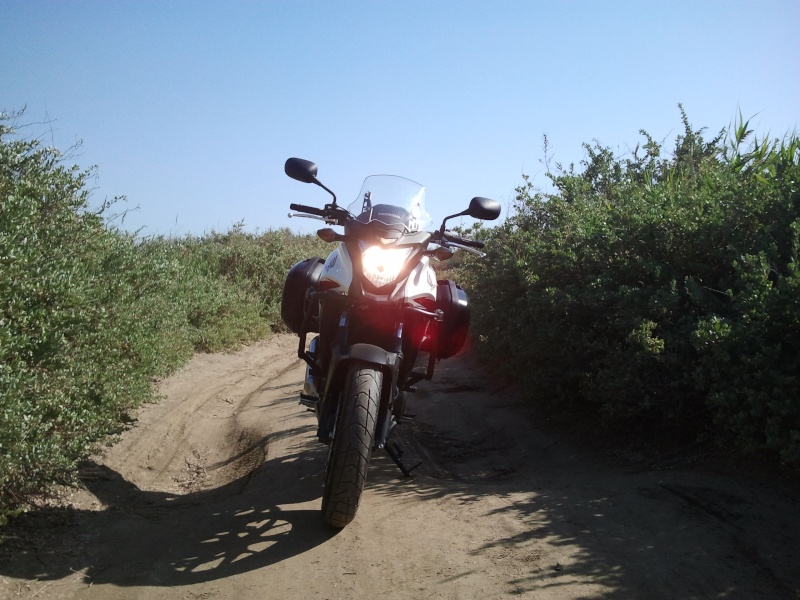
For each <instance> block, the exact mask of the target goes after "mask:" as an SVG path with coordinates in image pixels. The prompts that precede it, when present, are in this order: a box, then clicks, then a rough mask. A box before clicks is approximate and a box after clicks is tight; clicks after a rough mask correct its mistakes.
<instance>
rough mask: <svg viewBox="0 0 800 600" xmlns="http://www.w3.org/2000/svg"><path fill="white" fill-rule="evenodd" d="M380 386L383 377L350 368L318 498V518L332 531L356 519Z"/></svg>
mask: <svg viewBox="0 0 800 600" xmlns="http://www.w3.org/2000/svg"><path fill="white" fill-rule="evenodd" d="M382 384H383V373H382V372H381V371H379V370H377V369H375V368H374V367H373V366H372V365H368V364H367V363H361V362H357V361H355V362H353V363H351V364H350V366H349V368H348V370H347V379H346V380H345V386H344V393H343V394H342V395H341V397H340V400H339V402H340V405H339V411H338V412H339V415H338V417H337V419H336V431H335V432H334V435H333V440H332V441H331V447H330V450H329V452H328V463H327V465H326V468H325V489H324V491H323V494H322V517H323V518H324V519H325V522H326V523H328V524H329V525H332V526H333V527H340V528H341V527H344V526H345V525H347V524H348V523H350V521H352V520H353V519H354V518H355V516H356V511H357V510H358V503H359V501H360V500H361V492H362V491H363V490H364V484H365V483H366V481H367V469H368V467H369V460H370V457H371V456H372V445H373V443H374V440H375V426H376V423H377V418H378V405H379V404H380V395H381V386H382Z"/></svg>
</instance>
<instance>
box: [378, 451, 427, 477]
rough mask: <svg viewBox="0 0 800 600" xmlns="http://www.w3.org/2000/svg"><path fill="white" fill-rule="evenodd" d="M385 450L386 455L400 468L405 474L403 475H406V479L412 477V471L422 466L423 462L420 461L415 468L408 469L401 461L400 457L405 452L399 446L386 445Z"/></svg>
mask: <svg viewBox="0 0 800 600" xmlns="http://www.w3.org/2000/svg"><path fill="white" fill-rule="evenodd" d="M384 449H385V450H386V454H388V455H389V456H390V457H391V458H392V460H393V461H394V464H396V465H397V466H398V468H399V469H400V470H401V471H402V472H403V475H405V476H406V477H411V471H413V470H414V469H416V468H417V467H418V466H420V465H421V464H422V461H420V462H418V463H417V464H415V465H414V466H413V467H411V468H410V469H408V468H406V466H405V465H404V464H403V463H402V462H401V461H400V457H401V456H403V451H402V450H401V449H400V446H398V445H397V444H386V446H384Z"/></svg>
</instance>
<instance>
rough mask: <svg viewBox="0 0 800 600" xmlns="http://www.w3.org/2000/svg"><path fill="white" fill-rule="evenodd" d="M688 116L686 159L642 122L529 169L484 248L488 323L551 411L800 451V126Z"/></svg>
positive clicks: (485, 337) (474, 270) (490, 334)
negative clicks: (622, 143) (712, 123)
mask: <svg viewBox="0 0 800 600" xmlns="http://www.w3.org/2000/svg"><path fill="white" fill-rule="evenodd" d="M681 110H682V109H681ZM682 116H683V123H684V133H683V134H682V135H680V136H679V137H678V139H677V140H676V145H675V149H674V151H673V153H672V156H671V157H669V158H663V157H662V156H661V148H660V145H659V144H657V143H656V142H655V141H654V140H653V139H652V138H651V137H650V136H649V135H647V134H646V133H645V132H642V134H643V136H644V143H643V145H642V146H641V147H640V148H638V147H637V150H636V151H634V152H633V153H632V155H630V156H628V157H625V158H618V157H616V156H615V155H614V154H613V152H612V151H611V150H610V149H608V148H604V147H602V146H600V145H599V144H597V143H595V144H594V145H586V146H585V148H586V153H587V158H586V160H584V161H583V162H582V170H576V169H575V168H574V167H573V166H570V167H569V168H568V169H564V168H561V167H560V166H557V169H556V171H555V172H554V173H553V172H551V173H549V177H550V178H551V180H552V182H553V185H554V188H555V191H554V192H552V193H544V192H541V191H539V190H536V189H535V188H534V187H533V186H532V185H531V183H530V182H529V181H528V180H527V179H526V180H525V183H524V185H522V186H521V187H520V188H518V190H517V192H518V193H517V199H516V207H515V208H516V210H515V213H514V214H513V215H512V216H511V217H510V218H509V219H508V220H507V221H506V222H505V224H504V225H503V226H501V227H499V228H497V229H495V230H493V232H492V238H493V239H492V240H491V241H492V243H491V244H490V245H489V246H488V247H489V248H490V250H489V252H490V260H488V261H485V262H480V261H472V262H471V272H470V274H469V276H468V278H469V284H470V286H471V287H472V290H473V292H474V293H473V300H474V302H475V304H476V305H477V308H476V310H475V311H474V313H473V314H474V315H475V322H476V332H477V333H478V335H479V336H480V339H481V340H482V344H481V345H482V348H483V350H484V351H485V353H486V355H487V356H497V357H502V360H505V359H506V357H508V359H509V364H510V365H512V367H513V371H514V372H515V373H519V374H521V377H522V378H523V379H524V381H525V383H526V384H527V386H528V387H529V389H531V390H535V395H536V396H537V398H538V399H539V401H540V402H541V403H542V404H543V405H546V406H548V407H549V408H550V409H551V410H556V411H562V412H564V411H566V412H569V411H571V412H572V414H576V413H577V412H579V411H580V412H583V413H586V412H587V411H588V413H589V414H592V415H597V416H599V417H600V418H601V421H602V422H603V423H604V424H605V425H606V426H608V427H630V426H632V425H633V424H636V425H637V426H639V427H641V426H650V427H659V428H661V429H662V430H663V428H665V427H671V428H672V431H674V432H675V433H676V434H678V435H691V436H697V435H700V434H702V433H708V434H709V435H711V436H713V437H714V438H715V439H716V440H717V441H718V442H720V443H722V444H727V445H730V446H731V447H735V448H736V449H738V450H739V451H741V452H754V451H769V452H773V453H775V454H777V455H779V456H780V458H781V459H782V460H784V461H787V462H797V461H800V405H799V404H798V402H797V398H798V397H800V382H799V381H798V374H797V365H798V364H800V343H798V339H800V294H798V285H800V279H798V247H799V246H800V241H799V240H800V238H798V232H800V195H799V193H798V182H800V141H798V138H797V137H796V136H795V135H791V136H787V137H785V138H784V139H783V140H774V141H768V140H766V139H763V140H757V139H754V140H753V141H752V142H748V141H747V140H749V137H750V136H751V135H752V132H751V131H749V130H748V128H747V123H746V122H742V121H740V122H739V123H738V124H737V126H736V127H734V128H732V130H731V131H730V132H726V131H723V132H721V133H720V134H719V135H717V136H715V137H714V138H713V139H712V140H711V141H709V142H706V141H705V140H704V138H703V130H698V131H695V130H694V129H693V128H692V127H691V126H690V124H689V122H688V120H687V118H686V115H685V113H683V112H682ZM532 393H533V392H532Z"/></svg>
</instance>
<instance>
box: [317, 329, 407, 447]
mask: <svg viewBox="0 0 800 600" xmlns="http://www.w3.org/2000/svg"><path fill="white" fill-rule="evenodd" d="M344 350H345V352H342V351H341V350H339V349H336V350H335V351H334V353H333V356H331V365H330V369H329V370H328V377H327V385H326V387H325V395H324V396H323V401H322V405H321V407H320V414H319V417H320V420H319V429H318V430H317V436H318V437H319V439H320V441H321V442H326V443H327V442H329V441H330V435H331V432H332V431H333V429H334V425H335V423H334V420H335V419H336V412H337V411H336V407H337V405H338V403H339V398H340V396H341V394H339V391H340V390H341V386H342V382H343V381H344V379H345V377H346V375H347V369H348V367H349V365H350V363H351V362H353V361H358V362H362V363H367V364H369V365H374V366H375V368H376V369H377V370H379V371H382V372H383V374H384V377H383V389H381V398H380V405H379V409H378V426H377V431H376V432H375V445H376V446H377V447H383V446H384V444H385V443H386V438H387V437H388V434H389V430H390V428H391V397H392V390H395V389H397V374H398V371H399V370H400V362H401V355H399V354H398V353H396V352H389V351H387V350H384V349H383V348H381V347H380V346H375V345H373V344H353V345H352V346H349V347H347V348H345V349H344Z"/></svg>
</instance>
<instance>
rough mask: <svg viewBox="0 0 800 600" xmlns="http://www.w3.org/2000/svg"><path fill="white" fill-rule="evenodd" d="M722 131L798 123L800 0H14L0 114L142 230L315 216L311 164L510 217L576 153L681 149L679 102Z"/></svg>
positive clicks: (278, 223)
mask: <svg viewBox="0 0 800 600" xmlns="http://www.w3.org/2000/svg"><path fill="white" fill-rule="evenodd" d="M679 102H680V103H682V104H683V106H684V108H685V110H686V111H687V113H688V116H689V119H690V121H691V122H692V123H693V124H694V125H695V126H696V127H700V126H706V127H708V129H709V135H713V134H714V133H716V132H717V131H719V130H720V129H721V128H723V127H725V126H727V125H729V124H730V123H731V122H732V121H733V120H734V119H735V118H736V117H737V115H738V112H739V110H741V111H742V113H743V114H744V116H745V117H750V116H754V118H753V120H752V124H754V125H756V126H757V130H758V131H759V132H760V133H761V134H767V133H770V134H771V135H773V136H783V135H784V134H786V133H789V132H791V131H793V130H795V129H797V126H798V109H800V2H799V1H798V0H761V1H758V2H756V1H748V2H745V1H739V0H727V1H717V0H693V1H684V0H672V1H663V2H662V1H644V0H640V1H638V2H632V1H602V2H601V1H599V0H596V1H588V0H586V1H578V0H563V1H555V0H553V1H550V2H539V1H534V0H530V1H510V0H509V1H504V0H493V1H491V2H489V1H485V2H477V1H469V0H464V1H459V2H454V1H437V0H424V1H417V0H404V1H399V0H397V1H389V0H380V1H379V0H375V1H371V2H366V1H358V2H357V1H349V0H326V1H322V0H320V1H307V0H293V1H263V2H236V1H233V2H203V1H191V2H189V1H182V2H178V1H168V0H163V1H160V2H155V1H145V0H141V1H136V2H133V1H124V2H123V1H111V0H107V1H102V2H100V1H66V0H60V1H41V0H25V1H18V0H1V1H0V109H3V110H5V111H15V110H18V109H20V108H22V107H23V106H26V107H27V109H26V113H25V115H24V117H23V118H21V119H20V123H36V122H42V121H45V120H47V119H49V120H51V123H50V124H49V125H35V124H34V125H32V126H31V127H30V128H28V129H27V130H26V131H27V132H30V133H34V132H35V133H36V134H37V135H39V134H43V135H44V138H43V139H44V140H45V141H46V142H47V143H48V144H50V143H52V144H54V145H56V146H57V147H59V148H60V149H62V150H66V149H67V148H69V147H70V146H71V145H73V144H74V143H75V142H76V141H77V140H82V142H83V144H82V147H81V148H80V150H79V152H78V153H77V154H76V155H74V156H73V157H72V162H75V163H78V164H80V165H82V166H87V167H88V166H90V165H97V178H96V179H95V180H94V181H93V185H94V187H95V190H94V192H93V198H94V201H95V202H98V203H99V202H100V201H101V200H102V199H104V198H111V197H114V196H117V195H125V196H127V198H128V201H127V203H126V204H125V205H123V206H122V207H120V208H129V209H133V208H136V207H138V209H137V210H135V211H131V212H130V213H129V214H128V215H127V216H126V220H125V227H126V228H129V229H132V230H138V229H141V230H142V233H143V234H145V235H147V234H173V235H183V234H197V235H201V234H203V233H206V232H209V231H211V230H212V229H213V230H217V231H225V230H227V229H228V228H229V227H230V226H231V225H232V224H233V223H235V222H237V221H240V220H244V222H245V226H246V228H247V229H248V230H250V231H254V230H265V229H269V228H276V227H284V226H288V227H290V228H292V229H293V230H295V231H303V232H308V231H313V230H315V229H316V228H317V227H318V226H319V223H318V222H316V221H307V220H302V219H292V220H288V219H287V218H286V213H287V212H288V204H289V203H290V202H293V201H294V202H302V203H306V204H315V205H317V206H321V205H322V204H323V203H325V202H327V201H328V196H327V194H325V192H324V191H323V190H321V189H320V188H317V187H316V186H309V185H304V184H301V183H298V182H295V181H292V180H290V179H288V178H287V177H286V176H285V175H284V174H283V163H284V161H285V159H286V158H288V157H289V156H299V157H302V158H307V159H310V160H313V161H314V162H316V163H317V164H318V165H319V177H320V179H321V180H322V181H323V182H324V183H325V184H326V185H327V186H328V187H330V188H332V189H333V190H334V191H335V192H336V193H337V194H338V196H339V198H340V200H341V201H342V202H343V203H345V204H346V203H349V202H350V201H351V200H352V199H354V198H355V195H356V194H357V192H358V190H359V189H360V185H361V181H362V180H363V178H364V177H366V176H367V175H370V174H374V173H392V174H397V175H403V176H405V177H408V178H411V179H414V180H416V181H418V182H420V183H422V184H424V185H425V186H426V188H427V191H428V210H429V212H430V213H431V214H432V216H433V217H434V220H435V221H438V220H440V219H441V218H442V217H443V216H445V215H446V214H450V213H453V212H458V211H460V210H462V209H463V208H464V207H465V206H466V204H467V203H468V202H469V199H470V198H471V197H472V196H476V195H481V196H488V197H492V198H495V199H497V200H499V201H501V203H503V205H504V206H506V207H507V206H509V205H510V203H511V201H512V200H513V198H514V189H515V187H516V186H518V185H519V184H520V183H522V174H523V173H526V174H529V175H531V176H532V177H533V179H534V183H535V184H538V185H541V186H545V185H546V183H547V181H546V179H545V178H544V176H543V174H542V165H541V162H540V161H541V159H542V158H543V152H542V136H543V135H547V137H548V139H549V142H550V152H551V153H552V155H553V158H554V160H555V161H558V162H561V163H564V164H569V163H570V162H575V163H578V162H579V161H580V160H581V158H583V156H584V153H583V150H582V147H581V144H582V143H583V142H590V141H592V140H593V139H596V140H598V141H599V142H601V143H602V144H603V145H606V146H610V147H611V148H613V149H615V150H616V151H617V152H619V153H620V154H624V153H625V152H627V151H628V149H630V148H632V147H634V146H635V145H636V143H637V142H639V141H640V140H641V137H640V135H639V133H638V132H639V130H640V129H645V130H647V131H648V132H649V133H650V134H652V135H653V136H654V137H655V138H656V139H665V140H666V141H667V146H668V147H670V144H671V141H672V140H673V139H674V136H675V135H676V134H678V133H680V132H681V120H680V113H679V110H678V107H677V105H678V103H679Z"/></svg>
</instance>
